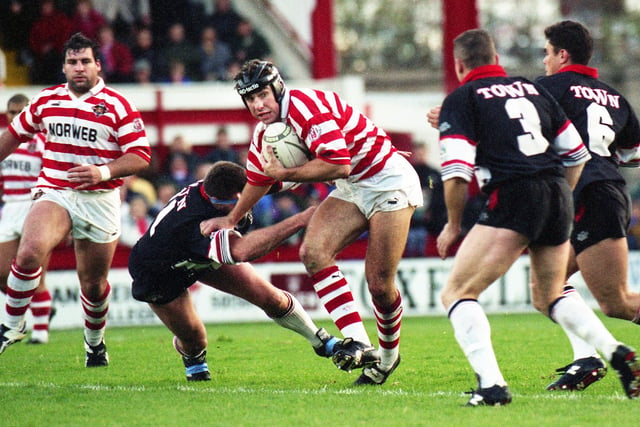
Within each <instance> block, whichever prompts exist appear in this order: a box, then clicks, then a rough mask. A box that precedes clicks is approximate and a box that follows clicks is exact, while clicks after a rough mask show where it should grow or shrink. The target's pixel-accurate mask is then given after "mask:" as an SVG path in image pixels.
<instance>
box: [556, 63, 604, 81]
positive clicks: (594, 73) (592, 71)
mask: <svg viewBox="0 0 640 427" xmlns="http://www.w3.org/2000/svg"><path fill="white" fill-rule="evenodd" d="M567 71H573V72H574V73H579V74H584V75H585V76H589V77H593V78H594V79H597V78H598V69H597V68H593V67H588V66H586V65H580V64H571V65H567V66H566V67H562V68H561V69H560V70H558V72H559V73H564V72H567Z"/></svg>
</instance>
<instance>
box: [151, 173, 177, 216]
mask: <svg viewBox="0 0 640 427" xmlns="http://www.w3.org/2000/svg"><path fill="white" fill-rule="evenodd" d="M178 190H179V188H178V187H177V186H176V185H175V183H174V182H173V181H171V180H160V181H159V182H158V183H157V185H156V194H157V196H158V198H157V200H156V202H155V203H154V204H153V205H151V207H150V208H149V214H150V215H151V216H153V217H155V216H156V215H158V213H159V212H160V210H161V209H162V208H163V207H165V206H166V205H167V203H169V200H171V198H172V197H173V196H175V195H176V194H177V193H178Z"/></svg>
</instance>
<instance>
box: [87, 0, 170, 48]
mask: <svg viewBox="0 0 640 427" xmlns="http://www.w3.org/2000/svg"><path fill="white" fill-rule="evenodd" d="M149 2H150V0H93V4H94V8H95V9H96V10H97V11H99V12H100V13H101V14H102V16H104V17H105V19H106V20H107V22H109V23H110V24H111V25H112V27H113V30H114V33H115V35H116V38H117V39H118V40H127V41H128V40H130V37H131V33H132V29H133V28H134V27H135V26H136V25H137V26H148V25H151V8H150V4H149ZM164 12H165V13H166V11H164Z"/></svg>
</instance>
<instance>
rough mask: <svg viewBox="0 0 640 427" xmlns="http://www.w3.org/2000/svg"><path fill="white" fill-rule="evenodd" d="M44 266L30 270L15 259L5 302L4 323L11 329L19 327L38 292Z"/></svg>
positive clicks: (8, 280)
mask: <svg viewBox="0 0 640 427" xmlns="http://www.w3.org/2000/svg"><path fill="white" fill-rule="evenodd" d="M41 275H42V268H41V267H38V268H36V269H33V270H28V269H24V268H21V267H19V266H18V265H17V264H16V262H15V260H14V261H13V263H12V264H11V272H10V273H9V277H8V279H7V301H6V303H5V321H4V324H5V325H6V326H7V327H9V328H11V329H19V328H20V326H21V324H22V322H23V321H24V315H25V313H26V312H27V309H28V308H29V304H30V303H31V298H32V297H33V294H34V293H35V292H36V288H37V287H38V283H40V276H41Z"/></svg>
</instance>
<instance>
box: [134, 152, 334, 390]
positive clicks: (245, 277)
mask: <svg viewBox="0 0 640 427" xmlns="http://www.w3.org/2000/svg"><path fill="white" fill-rule="evenodd" d="M245 183H246V174H245V171H244V168H243V167H242V166H240V165H237V164H235V163H232V162H225V161H221V162H216V163H215V164H214V165H213V167H212V168H211V170H210V171H209V173H208V174H207V176H206V177H205V179H204V180H203V181H198V182H195V183H193V184H191V185H190V186H188V187H185V188H184V189H183V190H182V191H180V192H179V193H178V194H177V195H176V196H174V197H173V198H172V199H171V201H170V202H169V203H168V204H167V205H166V206H165V207H164V208H163V209H162V210H161V211H160V213H159V214H158V216H157V218H156V220H155V221H154V222H153V224H152V225H151V226H150V227H149V230H147V232H146V233H145V234H144V236H142V237H141V238H140V240H139V241H138V242H137V243H136V245H135V246H134V247H133V249H132V251H131V255H130V257H129V272H130V274H131V277H132V278H133V286H132V294H133V297H134V298H135V299H137V300H139V301H145V302H147V303H149V306H150V307H151V309H152V310H153V311H154V312H155V313H156V315H157V316H158V317H159V318H160V320H162V322H163V323H164V324H165V325H166V326H167V327H168V328H169V329H170V330H171V332H173V333H174V334H175V337H174V341H173V343H174V347H175V348H176V350H177V351H178V353H180V355H181V356H182V360H183V362H184V365H185V368H186V371H187V380H189V381H203V380H205V381H206V380H209V379H210V373H209V369H208V366H207V361H206V348H207V333H206V330H205V327H204V324H203V322H202V320H201V319H200V317H199V316H198V314H197V313H196V311H195V308H194V306H193V304H192V301H191V297H190V294H189V291H188V288H189V286H191V285H192V284H193V283H194V282H196V281H200V282H202V283H204V284H205V285H208V286H211V287H213V288H216V289H219V290H221V291H223V292H227V293H229V294H232V295H235V296H237V297H240V298H243V299H245V300H247V301H248V302H250V303H252V304H255V305H256V306H258V307H260V308H261V309H262V310H264V312H265V313H266V314H267V316H269V317H270V318H272V319H273V320H274V321H275V322H276V323H278V324H279V325H280V326H282V327H285V328H288V329H291V330H293V331H295V332H297V333H298V334H300V335H302V336H303V337H305V338H306V339H307V340H308V341H309V342H310V343H311V345H312V346H313V348H314V350H315V352H316V353H317V354H318V355H319V356H323V357H330V356H331V355H332V348H333V346H334V345H335V344H336V343H338V342H339V341H338V340H337V339H336V338H334V337H333V336H331V335H329V334H328V332H327V331H325V330H324V329H318V327H317V326H316V325H315V324H314V323H313V321H312V320H311V318H310V317H309V315H308V314H307V312H306V311H305V310H304V308H303V307H302V305H301V304H300V303H299V302H298V301H297V300H296V298H295V297H294V296H293V295H291V294H290V293H288V292H285V291H283V290H281V289H278V288H276V287H275V286H273V285H272V284H270V283H269V282H268V281H266V280H265V279H263V278H262V277H260V276H259V275H258V274H257V273H256V271H255V270H254V269H253V267H252V266H251V265H250V264H249V263H247V262H246V261H251V260H253V259H256V258H259V257H261V256H263V255H265V254H267V253H268V252H270V251H271V250H273V249H275V248H276V247H277V246H278V245H280V244H281V243H282V242H283V241H284V240H285V239H287V238H288V237H289V236H291V235H292V234H294V233H295V232H297V231H299V230H300V229H302V228H303V227H305V226H306V225H307V223H308V221H309V218H311V214H312V213H313V209H314V208H309V209H307V210H305V211H303V212H301V213H299V214H296V215H293V216H291V217H289V218H287V219H285V220H283V221H281V222H279V223H277V224H274V225H272V226H270V227H266V228H262V229H259V230H254V231H252V232H250V233H248V234H246V235H244V236H242V234H241V232H244V231H246V228H248V225H250V223H249V222H248V221H247V218H245V220H244V221H243V222H244V224H245V225H244V226H240V227H239V228H238V227H237V228H236V229H233V230H231V229H223V230H217V231H214V232H213V233H212V234H211V236H210V237H205V236H203V235H202V234H201V233H200V222H201V221H203V220H205V219H209V218H213V217H217V216H224V215H226V214H227V213H228V212H229V211H230V210H231V209H232V208H233V206H234V205H235V203H236V202H237V201H238V196H239V195H240V193H241V192H242V188H243V187H244V185H245Z"/></svg>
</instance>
